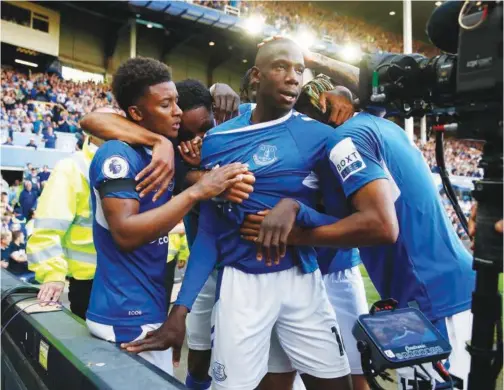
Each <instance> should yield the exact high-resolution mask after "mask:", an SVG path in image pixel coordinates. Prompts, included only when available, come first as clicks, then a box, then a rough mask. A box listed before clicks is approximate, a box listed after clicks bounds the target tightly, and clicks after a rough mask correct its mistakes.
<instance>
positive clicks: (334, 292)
mask: <svg viewBox="0 0 504 390" xmlns="http://www.w3.org/2000/svg"><path fill="white" fill-rule="evenodd" d="M324 283H325V286H326V291H327V296H328V298H329V301H330V302H331V305H332V307H333V309H334V311H335V313H336V318H337V319H338V324H339V327H340V330H341V336H342V339H343V343H344V346H345V350H346V352H347V355H348V361H349V363H350V370H351V372H352V375H361V374H362V373H363V371H362V365H361V356H360V352H359V351H358V349H357V340H356V339H355V337H354V336H353V334H352V329H353V327H354V325H355V322H356V321H357V319H358V318H359V316H360V315H361V314H366V313H368V312H369V310H368V306H367V300H366V290H365V289H364V282H363V280H362V275H361V273H360V270H359V267H358V266H356V267H353V268H351V269H346V270H343V271H339V272H337V273H331V274H328V275H324Z"/></svg>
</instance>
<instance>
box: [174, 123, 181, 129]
mask: <svg viewBox="0 0 504 390" xmlns="http://www.w3.org/2000/svg"><path fill="white" fill-rule="evenodd" d="M172 129H173V130H179V129H180V123H174V124H173V125H172Z"/></svg>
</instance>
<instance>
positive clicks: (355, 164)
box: [329, 138, 366, 181]
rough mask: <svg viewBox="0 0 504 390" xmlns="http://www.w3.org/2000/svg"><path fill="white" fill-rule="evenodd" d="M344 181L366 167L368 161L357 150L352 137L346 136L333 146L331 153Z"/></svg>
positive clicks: (332, 160) (330, 156)
mask: <svg viewBox="0 0 504 390" xmlns="http://www.w3.org/2000/svg"><path fill="white" fill-rule="evenodd" d="M329 158H330V159H331V162H332V163H333V164H334V166H335V167H336V170H337V171H338V174H339V175H340V177H341V180H342V181H346V180H347V179H348V178H349V177H350V176H352V175H354V174H356V173H357V172H359V171H362V170H363V169H364V168H366V163H365V162H364V160H363V159H362V156H361V155H360V153H359V152H358V151H357V148H356V147H355V145H354V143H353V141H352V139H351V138H345V139H344V140H343V141H340V142H338V143H337V144H336V145H335V146H334V148H332V150H331V153H330V155H329Z"/></svg>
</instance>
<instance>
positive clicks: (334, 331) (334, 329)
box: [331, 326, 345, 356]
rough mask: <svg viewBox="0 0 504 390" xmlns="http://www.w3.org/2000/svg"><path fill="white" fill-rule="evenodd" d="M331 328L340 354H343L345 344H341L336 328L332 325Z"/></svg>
mask: <svg viewBox="0 0 504 390" xmlns="http://www.w3.org/2000/svg"><path fill="white" fill-rule="evenodd" d="M331 330H332V332H333V333H334V334H335V335H336V341H337V342H338V347H339V353H340V356H343V355H344V354H345V345H344V344H343V340H342V339H341V337H340V335H339V333H338V328H336V327H335V326H333V327H332V328H331Z"/></svg>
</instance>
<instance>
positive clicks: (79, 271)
mask: <svg viewBox="0 0 504 390" xmlns="http://www.w3.org/2000/svg"><path fill="white" fill-rule="evenodd" d="M96 149H97V148H96V146H94V145H93V144H89V142H88V140H87V139H86V141H85V142H84V146H83V150H82V151H80V152H76V153H74V154H73V155H72V156H71V157H69V158H66V159H64V160H62V161H60V162H59V163H58V164H57V165H56V167H55V168H54V170H53V172H52V173H51V176H50V177H49V180H48V182H47V183H46V185H45V188H44V190H43V191H42V195H41V196H40V198H39V201H38V206H37V210H36V218H35V221H34V226H33V234H32V235H31V236H30V238H29V239H28V244H27V248H26V249H27V254H28V263H29V265H28V268H29V269H30V270H31V271H34V272H35V278H36V280H37V281H38V282H40V283H46V282H55V281H58V282H59V281H61V282H64V281H65V276H67V275H68V276H71V277H73V278H75V279H78V280H89V279H93V277H94V274H95V270H96V250H95V247H94V244H93V230H92V227H93V214H92V212H93V208H92V205H91V194H90V188H89V165H90V164H91V160H92V159H93V156H94V153H95V151H96Z"/></svg>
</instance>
